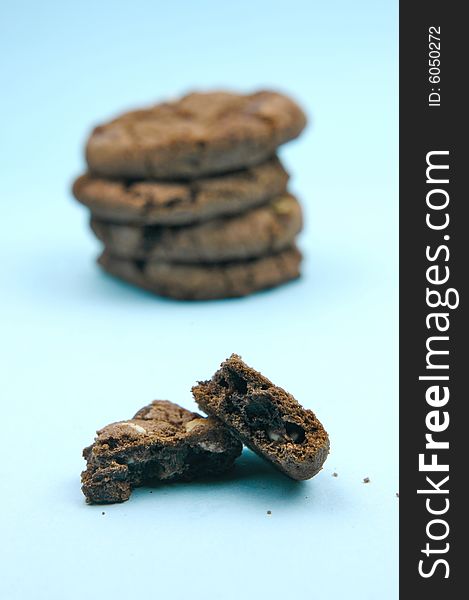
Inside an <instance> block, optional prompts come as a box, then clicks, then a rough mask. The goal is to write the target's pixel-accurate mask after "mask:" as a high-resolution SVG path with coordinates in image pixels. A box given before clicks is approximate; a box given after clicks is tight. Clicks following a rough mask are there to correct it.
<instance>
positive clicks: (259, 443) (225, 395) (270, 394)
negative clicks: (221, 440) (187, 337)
mask: <svg viewBox="0 0 469 600" xmlns="http://www.w3.org/2000/svg"><path fill="white" fill-rule="evenodd" d="M192 392H193V394H194V398H195V400H196V402H197V404H198V405H199V407H200V408H201V409H202V410H203V411H204V412H206V413H207V414H209V415H212V416H214V417H218V418H219V419H220V420H221V421H222V422H223V423H224V424H225V425H226V426H227V427H229V429H230V430H231V431H232V432H233V433H234V434H235V435H236V436H237V437H238V438H239V440H241V441H242V442H243V443H244V444H246V445H247V446H249V447H250V448H251V449H252V450H254V452H256V453H257V454H259V455H260V456H262V457H264V458H266V459H267V460H269V461H270V462H272V463H273V464H274V465H275V466H276V467H277V468H278V469H280V471H282V472H283V473H285V474H286V475H288V476H289V477H291V478H293V479H298V480H301V479H309V478H310V477H313V476H314V475H316V474H317V473H318V472H319V471H320V470H321V468H322V465H323V463H324V461H325V460H326V458H327V455H328V453H329V437H328V435H327V433H326V431H325V429H324V427H323V426H322V424H321V423H320V421H319V420H318V419H317V417H316V415H315V414H314V413H313V412H312V411H311V410H307V409H305V408H303V407H302V406H301V405H300V404H299V403H298V402H297V401H296V400H295V398H294V397H293V396H292V395H291V394H289V393H288V392H286V391H285V390H283V389H282V388H280V387H277V386H275V385H274V384H273V383H272V382H271V381H269V380H268V379H267V378H266V377H264V376H263V375H261V374H260V373H258V372H257V371H255V370H254V369H252V368H251V367H248V366H247V365H246V364H245V363H244V362H243V361H242V360H241V358H240V357H239V356H237V355H236V354H232V355H231V357H230V358H229V359H228V360H226V361H225V362H224V363H222V365H221V368H220V369H219V370H218V371H217V372H216V373H215V375H214V376H213V377H212V379H211V380H209V381H201V382H199V384H198V385H197V386H195V387H193V388H192Z"/></svg>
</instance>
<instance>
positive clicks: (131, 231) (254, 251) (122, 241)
mask: <svg viewBox="0 0 469 600" xmlns="http://www.w3.org/2000/svg"><path fill="white" fill-rule="evenodd" d="M301 227H302V212H301V207H300V204H299V202H298V201H297V200H296V198H295V197H294V196H292V195H291V194H285V195H283V196H279V197H277V198H275V199H274V200H271V201H270V202H269V203H268V204H265V205H263V206H260V207H258V208H254V209H252V210H250V211H247V212H245V213H242V214H241V215H237V216H233V217H223V218H219V219H212V220H211V221H207V222H205V223H199V224H195V225H191V226H186V227H161V226H146V227H139V226H135V225H124V224H118V223H110V222H107V221H103V220H100V219H97V218H92V219H91V228H92V230H93V231H94V233H95V234H96V236H97V237H98V238H99V239H100V240H101V241H102V242H103V243H104V245H105V247H106V249H107V250H108V251H109V252H110V253H111V254H113V255H114V256H116V257H120V258H134V259H144V260H163V261H172V262H179V263H200V262H202V263H203V262H207V263H213V262H226V261H232V260H242V259H246V258H254V257H258V256H264V255H266V254H272V253H275V252H278V251H279V250H282V249H283V248H285V247H287V246H290V245H291V244H292V243H293V242H294V239H295V237H296V235H297V234H298V233H299V232H300V231H301Z"/></svg>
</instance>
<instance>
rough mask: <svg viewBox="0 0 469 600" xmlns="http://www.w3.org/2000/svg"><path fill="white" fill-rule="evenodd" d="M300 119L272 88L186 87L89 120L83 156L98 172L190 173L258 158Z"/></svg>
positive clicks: (291, 134)
mask: <svg viewBox="0 0 469 600" xmlns="http://www.w3.org/2000/svg"><path fill="white" fill-rule="evenodd" d="M305 125H306V117H305V115H304V113H303V111H302V110H301V109H300V107H299V106H298V105H297V104H296V103H295V102H294V101H293V100H291V99H290V98H288V97H287V96H284V95H282V94H279V93H276V92H271V91H261V92H257V93H254V94H247V95H243V94H235V93H230V92H224V91H219V92H208V93H192V94H189V95H187V96H184V97H183V98H181V99H180V100H176V101H173V102H164V103H162V104H157V105H156V106H153V107H151V108H147V109H143V110H135V111H131V112H127V113H125V114H123V115H121V116H120V117H118V118H116V119H114V120H112V121H110V122H108V123H106V124H103V125H100V126H98V127H96V128H95V130H94V131H93V132H92V134H91V136H90V138H89V140H88V143H87V145H86V159H87V162H88V167H89V170H90V171H91V172H93V173H95V174H97V175H101V176H104V177H117V178H122V177H124V178H156V179H195V178H199V177H201V176H205V175H212V174H215V173H224V172H228V171H235V170H237V169H242V168H245V167H248V166H252V165H256V164H259V163H261V162H263V161H265V160H266V159H268V158H269V157H270V156H272V155H273V154H275V151H276V149H277V148H278V146H280V145H281V144H283V143H285V142H287V141H289V140H292V139H294V138H296V137H297V136H298V135H299V134H300V133H301V131H302V130H303V128H304V127H305Z"/></svg>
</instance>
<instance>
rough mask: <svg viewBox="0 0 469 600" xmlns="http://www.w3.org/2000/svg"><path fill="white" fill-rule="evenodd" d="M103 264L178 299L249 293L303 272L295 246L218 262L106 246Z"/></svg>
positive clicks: (136, 282) (294, 277)
mask: <svg viewBox="0 0 469 600" xmlns="http://www.w3.org/2000/svg"><path fill="white" fill-rule="evenodd" d="M98 263H99V264H100V265H101V267H102V268H103V269H104V270H105V271H107V272H109V273H111V274H112V275H115V276H116V277H119V278H120V279H124V280H125V281H127V282H129V283H133V284H135V285H137V286H139V287H142V288H144V289H147V290H149V291H151V292H154V293H156V294H158V295H160V296H167V297H169V298H174V299H177V300H213V299H217V298H234V297H239V296H246V295H248V294H251V293H253V292H257V291H260V290H263V289H267V288H272V287H275V286H277V285H280V284H282V283H286V282H287V281H290V280H292V279H296V278H297V277H299V275H300V263H301V254H300V252H299V250H298V249H297V248H296V247H294V246H292V247H289V248H286V249H284V250H281V251H280V252H278V253H276V254H270V255H267V256H262V257H259V258H254V259H249V260H243V261H233V262H227V263H217V264H213V263H212V264H178V263H171V262H165V261H160V260H155V261H144V260H131V259H124V258H116V257H115V256H113V255H112V254H111V253H110V252H109V251H107V250H105V251H104V252H103V254H102V255H101V256H100V257H99V259H98Z"/></svg>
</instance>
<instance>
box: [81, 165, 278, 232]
mask: <svg viewBox="0 0 469 600" xmlns="http://www.w3.org/2000/svg"><path fill="white" fill-rule="evenodd" d="M287 183H288V174H287V172H286V171H285V169H284V168H283V167H282V165H281V163H280V161H279V160H278V158H276V157H274V158H270V159H269V160H267V161H265V162H263V163H262V164H260V165H257V166H255V167H251V168H248V169H244V170H243V171H238V172H236V173H229V174H226V175H219V176H216V177H209V178H203V179H199V180H197V181H192V182H185V183H184V182H178V183H174V182H173V183H171V182H162V181H150V180H149V181H128V182H126V181H118V180H110V179H105V178H103V177H96V176H94V175H91V174H90V173H86V174H85V175H82V176H80V177H78V179H77V180H76V181H75V183H74V184H73V189H72V191H73V194H74V196H75V198H76V199H77V200H78V201H79V202H81V203H82V204H84V205H85V206H87V207H88V208H89V209H90V210H91V211H92V213H93V214H94V215H96V216H97V217H99V218H101V219H106V220H109V221H113V222H125V223H133V224H137V225H187V224H190V223H197V222H200V221H206V220H208V219H213V218H215V217H221V216H229V215H234V214H238V213H241V212H243V211H245V210H248V209H250V208H253V207H255V206H259V205H261V204H263V203H264V202H266V201H267V200H269V199H271V198H273V197H275V196H278V195H279V194H282V193H284V192H285V190H286V187H287Z"/></svg>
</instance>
